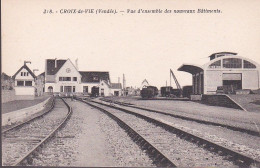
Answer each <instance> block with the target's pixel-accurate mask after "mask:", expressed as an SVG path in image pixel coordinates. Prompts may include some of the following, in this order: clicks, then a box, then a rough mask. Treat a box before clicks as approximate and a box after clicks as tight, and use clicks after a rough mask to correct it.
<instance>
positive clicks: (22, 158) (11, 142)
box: [2, 98, 72, 166]
mask: <svg viewBox="0 0 260 168" xmlns="http://www.w3.org/2000/svg"><path fill="white" fill-rule="evenodd" d="M71 114H72V109H71V108H70V107H69V105H68V104H67V103H66V102H65V101H64V100H63V99H62V98H55V106H54V107H53V108H52V110H51V111H49V112H48V113H47V114H44V115H43V116H41V117H37V118H34V119H33V120H30V121H29V122H26V123H24V124H21V125H19V126H17V127H15V128H13V129H10V130H8V131H6V132H5V133H3V134H2V151H3V152H2V164H3V165H4V166H24V165H31V164H32V163H33V158H34V157H36V156H37V155H38V154H39V152H40V151H41V149H42V148H43V147H44V144H45V143H47V142H48V141H49V140H50V139H51V138H52V137H53V136H54V135H55V133H56V132H57V131H58V130H59V129H61V128H62V126H64V124H65V123H66V122H67V121H68V119H69V118H70V116H71Z"/></svg>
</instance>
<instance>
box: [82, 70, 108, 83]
mask: <svg viewBox="0 0 260 168" xmlns="http://www.w3.org/2000/svg"><path fill="white" fill-rule="evenodd" d="M79 73H80V74H81V76H82V78H81V82H92V83H99V81H100V80H104V81H110V77H109V72H99V71H79ZM94 78H97V80H94Z"/></svg>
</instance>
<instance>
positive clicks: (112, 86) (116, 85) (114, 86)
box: [111, 83, 122, 89]
mask: <svg viewBox="0 0 260 168" xmlns="http://www.w3.org/2000/svg"><path fill="white" fill-rule="evenodd" d="M111 88H112V89H122V85H121V83H111Z"/></svg>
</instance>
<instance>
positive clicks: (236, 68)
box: [178, 52, 260, 95]
mask: <svg viewBox="0 0 260 168" xmlns="http://www.w3.org/2000/svg"><path fill="white" fill-rule="evenodd" d="M209 58H210V61H209V62H208V63H206V64H204V65H202V66H200V65H194V64H183V65H182V66H181V67H179V68H178V70H179V71H184V72H188V73H190V74H191V75H192V92H193V94H195V95H196V94H197V95H199V94H216V93H217V90H218V89H219V88H223V89H224V90H228V92H233V93H234V92H236V91H241V90H247V89H248V90H257V89H259V88H260V86H259V83H260V80H259V78H260V76H259V74H260V73H259V71H260V65H259V64H258V63H256V62H255V61H253V60H250V59H248V58H244V57H241V56H238V55H237V53H232V52H220V53H214V54H212V55H210V56H209Z"/></svg>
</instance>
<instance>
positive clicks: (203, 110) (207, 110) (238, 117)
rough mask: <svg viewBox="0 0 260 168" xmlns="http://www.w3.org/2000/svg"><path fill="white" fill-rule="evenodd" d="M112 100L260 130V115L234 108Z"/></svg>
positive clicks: (116, 98)
mask: <svg viewBox="0 0 260 168" xmlns="http://www.w3.org/2000/svg"><path fill="white" fill-rule="evenodd" d="M110 98H111V99H114V100H117V101H122V102H129V103H132V104H135V105H138V106H142V107H146V108H150V109H155V110H160V111H165V112H169V113H173V114H177V115H182V116H187V117H191V118H196V119H203V120H207V121H211V122H220V123H222V124H226V123H228V124H231V125H233V126H241V127H243V128H247V129H252V130H258V128H259V127H260V113H259V111H257V112H246V111H243V110H237V109H232V108H225V107H219V106H209V105H205V104H201V103H198V102H192V101H175V100H141V99H140V98H139V97H130V96H129V97H110ZM258 106H259V105H258Z"/></svg>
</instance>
